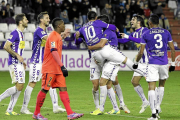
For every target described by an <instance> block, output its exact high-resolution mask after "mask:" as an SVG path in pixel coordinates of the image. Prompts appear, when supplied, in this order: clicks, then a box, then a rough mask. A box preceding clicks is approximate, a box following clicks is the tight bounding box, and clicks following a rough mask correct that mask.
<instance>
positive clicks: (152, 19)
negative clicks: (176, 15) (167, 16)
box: [149, 14, 159, 25]
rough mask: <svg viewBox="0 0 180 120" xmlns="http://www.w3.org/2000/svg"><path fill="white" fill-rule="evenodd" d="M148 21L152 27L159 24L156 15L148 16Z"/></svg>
mask: <svg viewBox="0 0 180 120" xmlns="http://www.w3.org/2000/svg"><path fill="white" fill-rule="evenodd" d="M149 20H150V21H151V22H152V24H154V25H158V24H159V17H158V16H157V15H156V14H153V15H151V16H150V18H149Z"/></svg>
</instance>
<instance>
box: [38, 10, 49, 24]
mask: <svg viewBox="0 0 180 120" xmlns="http://www.w3.org/2000/svg"><path fill="white" fill-rule="evenodd" d="M46 14H48V12H47V11H45V12H41V13H40V14H39V15H38V16H37V23H38V24H39V23H40V22H41V21H40V19H43V17H44V15H46Z"/></svg>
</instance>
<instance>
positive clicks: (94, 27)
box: [79, 20, 116, 46]
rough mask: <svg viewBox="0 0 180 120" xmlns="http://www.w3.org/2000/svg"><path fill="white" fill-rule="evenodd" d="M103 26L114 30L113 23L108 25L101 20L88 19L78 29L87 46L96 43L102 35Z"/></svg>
mask: <svg viewBox="0 0 180 120" xmlns="http://www.w3.org/2000/svg"><path fill="white" fill-rule="evenodd" d="M103 28H109V29H111V30H116V27H115V26H114V25H109V24H107V23H105V22H102V21H101V20H96V21H90V22H88V23H86V24H85V25H83V27H82V28H81V29H80V30H79V32H80V35H83V36H84V39H85V41H86V43H87V45H88V46H93V45H95V44H97V43H98V42H99V41H100V39H101V37H102V35H103V30H102V29H103Z"/></svg>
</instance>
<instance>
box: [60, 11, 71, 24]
mask: <svg viewBox="0 0 180 120" xmlns="http://www.w3.org/2000/svg"><path fill="white" fill-rule="evenodd" d="M60 18H61V19H62V20H63V21H64V24H69V23H70V22H69V17H68V11H67V10H64V11H62V12H61V13H60Z"/></svg>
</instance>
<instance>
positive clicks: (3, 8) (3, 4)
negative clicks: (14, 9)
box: [1, 0, 6, 10]
mask: <svg viewBox="0 0 180 120" xmlns="http://www.w3.org/2000/svg"><path fill="white" fill-rule="evenodd" d="M5 9H6V4H5V1H4V0H2V1H1V10H5Z"/></svg>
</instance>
